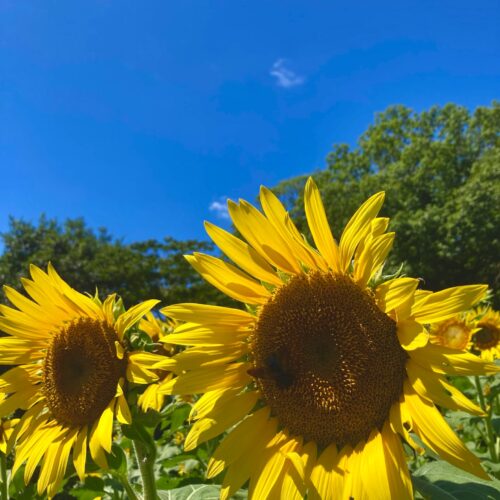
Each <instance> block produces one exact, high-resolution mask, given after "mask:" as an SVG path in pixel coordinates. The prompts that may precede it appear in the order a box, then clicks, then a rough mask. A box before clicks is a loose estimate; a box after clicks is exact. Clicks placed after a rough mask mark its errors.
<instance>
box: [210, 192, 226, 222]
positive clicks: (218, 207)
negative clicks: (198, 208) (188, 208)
mask: <svg viewBox="0 0 500 500" xmlns="http://www.w3.org/2000/svg"><path fill="white" fill-rule="evenodd" d="M225 200H226V197H224V196H221V197H220V198H219V199H218V200H216V201H213V202H212V203H210V205H209V207H208V209H209V210H210V212H213V213H214V214H215V215H216V217H217V218H219V219H224V220H228V219H229V212H228V210H227V204H226V201H225Z"/></svg>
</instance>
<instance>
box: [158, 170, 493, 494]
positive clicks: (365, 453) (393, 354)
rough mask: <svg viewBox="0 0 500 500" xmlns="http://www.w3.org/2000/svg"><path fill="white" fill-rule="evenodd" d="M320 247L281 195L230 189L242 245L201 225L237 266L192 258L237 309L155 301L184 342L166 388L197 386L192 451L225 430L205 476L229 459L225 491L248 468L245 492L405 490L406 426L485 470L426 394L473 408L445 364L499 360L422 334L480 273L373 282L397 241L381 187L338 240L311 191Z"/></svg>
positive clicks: (487, 367) (450, 313)
mask: <svg viewBox="0 0 500 500" xmlns="http://www.w3.org/2000/svg"><path fill="white" fill-rule="evenodd" d="M304 198H305V214H306V217H307V221H308V224H309V229H310V231H311V235H312V238H313V240H314V243H315V245H316V248H314V247H313V246H311V245H310V244H309V243H308V242H307V241H306V240H305V239H304V238H303V237H302V236H301V235H300V234H299V232H298V230H297V228H296V227H295V226H294V224H293V223H292V221H291V220H290V218H289V216H288V214H287V212H286V211H285V209H284V207H283V206H282V204H281V203H280V202H279V200H278V199H277V197H276V196H275V195H273V193H272V192H271V191H269V190H268V189H266V188H262V189H261V192H260V201H261V204H262V207H263V210H264V214H262V213H261V212H260V211H259V210H257V209H256V208H255V207H253V206H252V205H250V204H249V203H247V202H245V201H240V203H238V204H237V203H234V202H232V201H229V202H228V207H229V213H230V215H231V218H232V220H233V223H234V225H235V227H236V228H237V230H238V231H239V233H240V234H241V235H242V236H243V237H244V238H245V239H246V242H244V241H242V240H241V239H238V238H236V237H235V236H233V235H231V234H230V233H228V232H226V231H224V230H222V229H220V228H218V227H215V226H213V225H212V224H209V223H207V224H206V229H207V232H208V234H209V235H210V237H211V238H212V239H213V240H214V242H215V243H216V244H217V245H218V246H219V248H220V249H221V250H222V251H223V252H224V253H225V254H226V256H227V257H229V258H230V259H231V260H232V261H234V262H235V263H236V264H237V265H238V266H239V267H235V266H233V265H231V264H229V263H227V262H225V261H223V260H221V259H218V258H215V257H213V256H210V255H203V254H199V253H196V254H194V255H192V256H188V257H187V259H188V260H189V262H191V264H192V265H193V266H194V268H195V269H196V270H197V271H198V272H200V274H201V275H202V276H203V277H204V278H205V279H206V280H207V281H209V282H210V283H212V284H213V285H214V286H216V287H217V288H219V290H221V291H223V292H224V293H226V294H227V295H229V296H230V297H232V298H234V299H236V300H238V301H241V302H243V303H245V304H246V305H247V310H246V311H243V310H239V309H232V308H225V307H217V306H210V305H201V304H178V305H173V306H170V307H166V308H164V309H163V311H162V312H163V313H164V314H166V315H167V316H169V317H172V318H174V319H175V320H178V321H183V322H185V323H184V324H183V325H181V326H179V327H178V328H176V331H175V333H173V334H172V335H169V336H168V337H167V341H168V342H169V343H172V344H179V345H188V346H194V347H191V348H188V349H186V350H185V351H183V352H182V353H180V354H179V355H177V356H176V358H175V359H176V360H177V368H175V370H176V371H177V373H178V377H177V378H175V379H173V380H171V381H169V382H167V383H165V384H163V389H162V390H163V392H165V393H167V394H185V393H198V394H200V393H203V395H202V396H201V397H200V399H199V400H198V401H197V402H196V403H195V405H194V407H193V412H192V418H194V419H196V422H195V423H194V425H193V427H192V429H191V431H190V433H189V435H188V436H187V438H186V449H188V450H189V449H192V448H194V447H195V446H197V445H199V444H200V443H202V442H204V441H207V440H208V439H211V438H213V437H214V436H217V435H218V434H221V433H223V432H224V431H226V430H230V429H231V432H230V433H229V434H228V435H227V436H226V437H225V438H224V440H223V441H222V442H221V444H220V445H219V447H218V448H217V449H216V451H215V452H214V453H213V455H212V457H211V459H210V462H209V464H208V471H207V474H208V476H209V477H213V476H216V475H217V474H219V473H221V472H222V471H223V470H224V469H226V472H225V476H224V479H223V483H222V490H221V498H228V497H230V496H231V495H232V494H233V493H234V492H235V491H236V490H237V489H239V488H240V487H241V486H242V485H244V483H246V481H247V480H249V491H250V496H251V497H252V498H255V499H259V500H260V499H264V498H269V499H275V498H284V499H287V500H288V499H296V498H302V497H303V496H304V495H305V494H306V493H307V495H308V498H309V499H312V498H321V499H333V498H342V499H344V498H345V499H348V498H354V499H355V500H358V499H361V498H375V499H384V498H397V499H404V498H411V497H412V484H411V480H410V476H409V472H408V468H407V466H406V461H405V455H404V451H403V445H402V441H403V440H404V441H406V442H407V443H409V444H410V445H411V446H413V447H414V448H415V449H416V450H418V451H419V452H421V451H422V450H421V449H420V447H419V446H418V444H416V443H415V441H414V440H413V439H412V436H411V434H410V431H411V432H413V433H415V434H416V435H417V436H418V437H419V438H420V440H421V441H422V442H423V443H424V444H425V445H426V446H427V447H428V448H429V449H430V450H432V451H433V452H435V453H437V454H438V455H440V456H441V457H442V458H444V459H446V460H448V461H449V462H451V463H453V464H454V465H456V466H458V467H461V468H463V469H465V470H467V471H469V472H471V473H473V474H476V475H477V476H480V477H482V478H487V477H488V476H487V474H486V473H485V472H484V471H483V469H482V468H481V466H480V462H479V460H478V459H477V458H476V457H475V456H474V455H473V454H472V453H471V452H470V451H468V449H467V448H466V447H465V446H464V445H463V444H462V442H461V441H460V440H459V439H458V438H457V436H456V435H455V434H454V433H453V431H452V430H451V428H450V427H449V426H448V424H447V423H446V421H445V420H444V418H443V417H442V416H441V414H440V413H439V411H438V409H437V408H436V406H435V404H439V405H441V406H444V407H448V408H454V409H457V408H459V409H462V410H466V411H469V412H471V413H474V414H476V415H483V412H482V410H481V409H480V408H479V407H477V406H476V405H474V404H473V403H471V402H470V401H469V400H468V399H466V398H465V397H464V396H463V395H462V394H461V393H460V392H459V391H458V390H457V389H455V388H454V387H453V386H452V385H451V384H450V383H449V382H448V381H447V379H446V375H448V374H450V375H454V374H465V375H467V374H477V373H486V372H490V371H491V372H493V371H496V368H495V366H494V365H493V364H488V363H485V362H483V361H482V360H480V359H479V358H477V357H475V356H473V355H471V354H468V353H465V352H457V351H456V350H452V349H447V348H444V347H441V346H437V345H432V344H430V343H428V337H429V333H428V325H432V324H434V323H436V322H439V321H444V320H446V319H448V318H451V317H454V316H455V315H456V314H458V313H459V312H461V311H463V310H466V309H468V308H470V307H471V306H472V305H473V304H474V303H476V302H477V301H478V300H479V299H481V298H482V296H483V295H484V293H485V291H486V286H482V285H471V286H463V287H455V288H450V289H447V290H443V291H440V292H436V293H430V292H419V291H417V290H416V289H417V285H418V280H417V279H413V278H406V277H403V278H394V279H391V280H389V281H385V282H381V278H380V274H381V273H380V270H381V268H382V266H383V264H384V261H385V259H386V256H387V254H388V252H389V250H390V248H391V246H392V243H393V239H394V233H386V232H385V231H386V228H387V224H388V220H387V219H385V218H377V214H378V212H379V210H380V208H381V206H382V202H383V199H384V193H378V194H376V195H374V196H372V197H371V198H369V199H368V200H367V201H366V202H365V203H364V204H363V205H362V206H361V207H360V208H359V209H358V210H357V212H356V213H355V214H354V215H353V217H352V218H351V220H350V221H349V223H348V224H347V226H346V228H345V229H344V231H343V233H342V236H341V238H340V242H339V243H337V241H336V240H335V239H334V238H333V236H332V233H331V231H330V228H329V225H328V222H327V218H326V215H325V210H324V207H323V203H322V201H321V198H320V194H319V191H318V189H317V187H316V185H315V184H314V182H313V180H312V179H309V181H308V182H307V185H306V188H305V196H304Z"/></svg>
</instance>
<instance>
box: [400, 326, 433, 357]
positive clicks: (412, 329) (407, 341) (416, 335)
mask: <svg viewBox="0 0 500 500" xmlns="http://www.w3.org/2000/svg"><path fill="white" fill-rule="evenodd" d="M398 339H399V343H400V344H401V345H402V346H403V347H404V348H405V349H406V350H407V351H412V350H413V349H418V348H419V347H424V346H425V345H426V344H427V342H428V340H429V332H428V331H427V329H426V328H425V327H424V326H422V325H421V324H420V323H417V322H416V321H413V320H411V319H405V320H403V321H398Z"/></svg>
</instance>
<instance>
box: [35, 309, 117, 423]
mask: <svg viewBox="0 0 500 500" xmlns="http://www.w3.org/2000/svg"><path fill="white" fill-rule="evenodd" d="M117 340H118V338H117V336H116V333H115V331H114V329H113V328H112V327H110V326H109V325H108V324H106V323H104V322H102V321H99V320H95V319H92V318H79V319H77V320H74V321H73V322H71V323H69V324H68V325H65V326H64V327H63V328H62V329H61V330H60V331H58V332H56V333H55V334H54V336H53V338H52V340H51V343H50V346H49V348H48V349H47V355H46V358H45V362H44V367H43V392H44V395H45V397H46V399H47V405H48V407H49V408H50V410H51V412H52V414H53V415H54V417H55V418H56V419H57V420H58V421H59V422H60V423H64V424H68V425H85V424H90V423H92V422H94V421H95V420H96V419H97V418H99V416H100V415H101V413H102V412H103V411H104V410H105V408H106V407H107V406H108V404H109V403H110V401H111V400H112V398H113V397H114V396H115V394H116V387H117V384H118V381H119V379H120V377H124V376H125V370H126V360H125V359H119V358H118V357H117V355H116V347H115V341H117Z"/></svg>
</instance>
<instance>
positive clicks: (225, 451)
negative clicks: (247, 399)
mask: <svg viewBox="0 0 500 500" xmlns="http://www.w3.org/2000/svg"><path fill="white" fill-rule="evenodd" d="M268 419H269V408H268V407H264V408H261V409H260V410H257V411H256V412H255V413H253V414H252V415H249V416H248V417H247V418H246V419H244V420H242V421H241V422H240V423H239V424H238V425H237V426H236V427H235V428H234V429H233V430H232V431H231V433H230V434H228V435H227V436H226V437H225V438H224V439H223V440H222V441H221V443H220V445H219V447H218V448H217V449H216V450H215V451H214V453H213V454H212V457H211V458H210V461H209V463H208V466H207V477H208V478H213V477H215V476H217V475H218V474H220V473H221V472H222V471H223V470H224V468H226V467H227V466H228V465H229V464H232V463H233V462H234V461H235V460H237V459H238V458H239V457H240V456H241V455H242V454H243V453H245V452H247V450H249V449H251V448H252V447H253V444H254V441H255V436H256V435H258V434H259V433H260V432H261V430H262V429H263V428H264V425H265V424H266V422H267V420H268Z"/></svg>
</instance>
